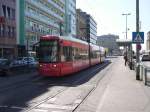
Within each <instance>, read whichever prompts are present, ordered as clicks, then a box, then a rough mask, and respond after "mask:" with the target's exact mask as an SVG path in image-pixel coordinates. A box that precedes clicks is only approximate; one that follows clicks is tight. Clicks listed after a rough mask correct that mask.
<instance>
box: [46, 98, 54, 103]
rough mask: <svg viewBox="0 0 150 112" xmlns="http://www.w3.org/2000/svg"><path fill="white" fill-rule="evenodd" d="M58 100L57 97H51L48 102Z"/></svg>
mask: <svg viewBox="0 0 150 112" xmlns="http://www.w3.org/2000/svg"><path fill="white" fill-rule="evenodd" d="M55 100H56V98H51V99H49V100H48V102H54V101H55Z"/></svg>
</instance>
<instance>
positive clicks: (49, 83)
mask: <svg viewBox="0 0 150 112" xmlns="http://www.w3.org/2000/svg"><path fill="white" fill-rule="evenodd" d="M110 63H111V62H110V61H109V60H107V61H106V62H105V63H102V64H98V65H95V66H93V67H90V68H88V69H86V70H82V71H80V72H78V73H75V74H72V75H69V76H65V77H42V76H38V77H36V78H35V79H32V80H30V81H27V82H23V83H22V85H21V84H19V86H16V87H13V88H10V89H9V90H7V91H3V92H0V99H1V100H0V112H20V111H22V110H24V108H27V107H29V102H30V101H32V100H33V99H35V98H37V97H39V96H41V95H42V94H44V93H47V92H49V91H50V88H52V87H58V86H59V87H60V86H61V87H62V86H63V87H75V86H78V85H81V84H84V83H86V82H88V81H89V80H90V79H91V78H92V77H94V76H95V75H96V74H97V73H98V72H100V71H101V70H102V69H104V68H105V67H106V66H107V65H109V64H110ZM37 103H39V101H37V102H32V104H31V105H32V106H34V105H35V104H37Z"/></svg>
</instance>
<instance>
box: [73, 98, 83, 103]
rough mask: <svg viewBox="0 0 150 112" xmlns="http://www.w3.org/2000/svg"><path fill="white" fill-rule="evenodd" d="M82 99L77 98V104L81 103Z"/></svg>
mask: <svg viewBox="0 0 150 112" xmlns="http://www.w3.org/2000/svg"><path fill="white" fill-rule="evenodd" d="M81 101H82V100H81V99H77V100H75V102H74V103H75V104H79V103H81Z"/></svg>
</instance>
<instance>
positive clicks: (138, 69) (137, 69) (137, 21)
mask: <svg viewBox="0 0 150 112" xmlns="http://www.w3.org/2000/svg"><path fill="white" fill-rule="evenodd" d="M136 32H137V33H139V0H136ZM138 46H140V43H137V44H136V62H137V67H136V80H140V75H139V73H140V67H139V48H138Z"/></svg>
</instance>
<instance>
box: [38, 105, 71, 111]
mask: <svg viewBox="0 0 150 112" xmlns="http://www.w3.org/2000/svg"><path fill="white" fill-rule="evenodd" d="M38 107H39V108H48V109H62V110H72V109H73V106H62V105H55V104H41V105H39V106H38Z"/></svg>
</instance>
